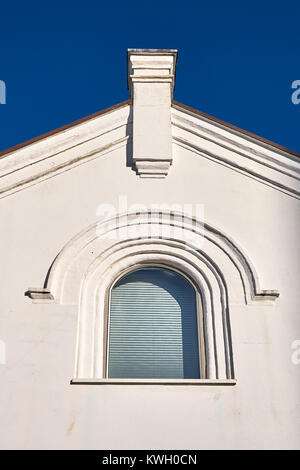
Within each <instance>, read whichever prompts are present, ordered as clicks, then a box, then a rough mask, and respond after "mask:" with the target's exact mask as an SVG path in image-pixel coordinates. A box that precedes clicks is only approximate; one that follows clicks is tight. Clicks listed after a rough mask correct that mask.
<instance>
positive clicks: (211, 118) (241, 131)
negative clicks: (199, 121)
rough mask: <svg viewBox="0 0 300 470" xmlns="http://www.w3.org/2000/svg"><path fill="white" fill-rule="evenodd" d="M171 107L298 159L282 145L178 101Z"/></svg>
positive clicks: (296, 153)
mask: <svg viewBox="0 0 300 470" xmlns="http://www.w3.org/2000/svg"><path fill="white" fill-rule="evenodd" d="M172 106H175V107H176V106H177V107H178V108H182V109H184V110H186V111H189V112H191V113H193V114H196V115H197V116H201V117H203V118H205V119H207V120H209V121H212V122H214V123H216V124H219V125H221V126H223V127H227V128H229V129H231V130H233V131H235V132H237V133H239V134H243V135H246V136H247V137H250V138H251V139H254V140H258V141H259V142H262V143H263V144H266V145H268V146H270V147H274V148H275V149H277V150H281V151H282V152H285V153H288V154H290V155H292V156H294V157H297V158H300V153H298V152H295V151H294V150H291V149H289V148H287V147H284V146H283V145H280V144H276V143H275V142H272V141H271V140H268V139H265V138H264V137H261V136H259V135H256V134H253V133H252V132H249V131H246V130H244V129H241V128H239V127H237V126H235V125H234V124H230V123H228V122H226V121H222V120H221V119H218V118H216V117H214V116H211V115H210V114H206V113H203V112H202V111H199V110H198V109H195V108H191V107H190V106H187V105H185V104H182V103H179V101H175V100H172Z"/></svg>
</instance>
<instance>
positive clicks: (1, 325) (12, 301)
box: [0, 143, 300, 449]
mask: <svg viewBox="0 0 300 470" xmlns="http://www.w3.org/2000/svg"><path fill="white" fill-rule="evenodd" d="M172 155H173V164H172V166H171V168H170V170H169V173H168V175H167V177H166V178H165V179H142V178H139V177H138V176H137V175H136V174H135V172H134V171H132V169H131V168H130V167H129V166H126V149H125V147H124V146H123V147H120V148H116V149H114V150H113V151H111V152H110V153H106V154H104V155H101V157H99V158H95V159H94V160H90V161H87V162H86V163H85V164H83V165H80V166H75V167H74V168H72V169H71V170H70V171H63V172H61V173H60V174H58V175H56V176H55V177H53V178H50V179H47V180H44V181H41V182H39V183H37V184H35V185H32V186H30V187H27V188H26V189H23V190H22V191H20V192H15V193H14V194H10V195H9V196H7V197H5V198H3V199H1V200H0V217H1V221H2V226H1V245H0V259H1V283H0V302H1V304H0V307H1V308H0V314H1V316H0V340H3V341H4V342H5V345H6V364H0V381H1V386H0V447H1V448H3V449H15V448H20V449H32V448H33V449H54V448H56V449H129V448H130V449H139V448H141V449H172V448H174V449H214V448H218V449H220V448H225V449H228V448H235V449H241V448H249V449H255V448H259V449H263V448H299V447H300V445H299V444H300V425H299V420H300V401H299V396H300V393H299V392H300V364H299V365H295V364H293V363H292V360H291V356H292V353H293V350H292V348H291V345H292V342H293V341H294V340H296V339H300V315H299V312H300V300H299V282H300V268H299V254H300V253H299V250H300V248H299V238H300V237H299V235H300V228H299V215H300V214H299V212H300V202H299V200H298V199H296V198H294V197H292V196H291V195H288V194H284V193H283V192H281V191H279V190H278V189H275V188H273V187H270V186H267V185H266V184H264V183H263V182H261V181H256V180H255V179H253V178H251V177H249V176H247V175H245V174H241V173H239V172H237V171H234V170H233V169H231V168H228V167H225V166H223V165H221V164H219V163H217V162H214V161H212V160H209V159H207V158H204V157H201V156H200V155H198V154H196V153H193V152H191V151H190V150H187V149H184V148H182V147H179V146H178V145H177V144H175V143H173V150H172ZM119 195H126V196H127V197H128V204H129V205H130V204H133V203H137V202H138V203H142V204H145V205H147V206H148V207H149V206H150V205H151V204H152V203H165V204H173V203H182V204H183V203H193V204H204V209H205V214H204V215H205V220H206V221H207V222H208V223H210V224H212V225H214V226H216V227H218V228H220V229H222V231H223V232H224V233H226V234H228V235H229V236H230V237H231V238H232V239H233V240H235V241H236V243H237V244H238V245H239V246H240V247H241V248H242V249H243V251H244V252H245V253H246V254H247V256H248V257H249V259H250V260H251V261H252V263H253V265H254V266H255V268H256V271H257V274H258V276H259V280H260V285H261V288H262V289H277V290H278V291H279V292H280V297H279V299H277V300H276V301H275V302H274V304H273V305H264V304H263V302H262V303H259V302H258V303H257V304H255V305H245V303H241V304H235V303H232V304H230V319H231V329H232V339H233V354H234V365H235V376H236V379H237V385H235V386H213V385H208V386H174V385H105V386H103V385H70V380H71V379H72V377H73V376H74V364H75V349H76V334H77V313H78V311H77V307H76V306H70V305H60V304H57V303H48V304H47V303H33V302H32V300H30V299H29V298H28V297H25V296H24V292H25V291H26V290H27V289H28V287H29V286H38V287H42V284H43V281H44V279H45V276H46V273H47V270H48V269H49V267H50V265H51V263H52V261H53V259H54V258H55V256H56V255H57V254H58V253H59V251H60V250H61V249H62V247H63V246H64V245H65V244H66V243H67V242H68V241H69V240H70V239H71V238H72V237H73V236H74V235H76V234H77V233H79V232H80V231H81V230H83V229H84V228H86V227H88V226H89V225H90V224H92V223H94V222H95V221H96V210H97V207H98V205H99V204H100V203H104V202H107V203H112V204H114V205H115V206H116V207H118V197H119ZM229 300H230V299H229Z"/></svg>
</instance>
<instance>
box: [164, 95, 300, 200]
mask: <svg viewBox="0 0 300 470" xmlns="http://www.w3.org/2000/svg"><path fill="white" fill-rule="evenodd" d="M171 119H172V137H173V143H174V144H175V145H179V146H181V147H184V148H187V149H188V150H191V151H192V152H194V153H197V154H199V155H200V156H202V157H204V158H208V159H210V160H213V161H216V162H218V163H221V164H223V165H224V166H227V167H230V168H232V169H234V170H237V171H240V172H242V173H243V174H245V175H247V176H249V177H252V178H254V179H256V180H258V181H261V182H263V183H264V184H267V185H269V186H272V187H274V188H276V189H278V190H281V191H282V192H284V193H286V194H289V195H291V196H293V197H296V198H300V159H299V158H298V157H297V155H298V154H296V153H295V152H292V151H289V150H288V149H284V148H283V147H281V146H278V147H279V148H277V146H276V144H272V143H270V142H269V141H265V140H264V139H262V138H257V139H255V137H254V136H253V134H248V133H246V132H245V133H243V132H242V131H241V130H239V129H238V128H235V127H234V126H230V125H228V126H227V125H226V123H224V122H222V121H219V122H216V120H215V119H210V117H208V116H207V115H204V114H202V113H200V112H196V110H193V109H192V108H188V107H187V106H184V105H181V104H180V103H178V102H174V101H173V103H172V113H171ZM217 121H218V120H217ZM271 144H272V145H271Z"/></svg>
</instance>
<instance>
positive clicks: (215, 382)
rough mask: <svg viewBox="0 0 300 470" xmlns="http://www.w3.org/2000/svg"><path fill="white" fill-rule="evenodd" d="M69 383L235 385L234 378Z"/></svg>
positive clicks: (74, 382)
mask: <svg viewBox="0 0 300 470" xmlns="http://www.w3.org/2000/svg"><path fill="white" fill-rule="evenodd" d="M70 383H71V385H236V383H237V381H236V379H94V378H90V379H78V378H76V379H72V380H71V382H70Z"/></svg>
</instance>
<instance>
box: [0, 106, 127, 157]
mask: <svg viewBox="0 0 300 470" xmlns="http://www.w3.org/2000/svg"><path fill="white" fill-rule="evenodd" d="M131 104H132V100H131V99H128V100H126V101H122V102H121V103H118V104H115V105H113V106H110V107H109V108H106V109H102V110H100V111H97V112H95V113H93V114H89V115H88V116H85V117H83V118H80V119H77V120H76V121H72V122H70V123H68V124H64V125H63V126H61V127H57V128H56V129H53V130H52V131H48V132H45V133H44V134H41V135H39V136H37V137H33V138H32V139H29V140H25V141H24V142H21V143H20V144H17V145H14V146H13V147H9V148H8V149H6V150H2V151H1V152H0V158H1V157H4V156H5V155H8V154H9V153H11V152H14V151H16V150H19V149H20V148H23V147H26V146H27V145H30V144H34V143H35V142H38V141H39V140H42V139H45V138H46V137H50V136H52V135H55V134H58V133H59V132H63V131H65V130H67V129H70V128H71V127H74V126H77V125H78V124H82V123H83V122H85V121H89V120H90V119H94V118H96V117H98V116H101V115H102V114H107V113H110V112H112V111H114V110H115V109H118V108H122V107H124V106H127V105H131Z"/></svg>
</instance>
